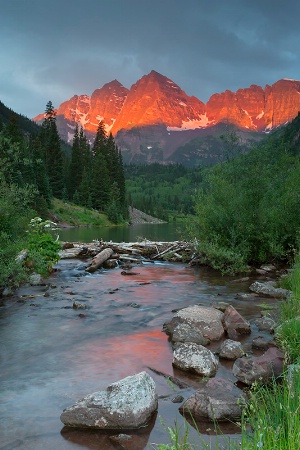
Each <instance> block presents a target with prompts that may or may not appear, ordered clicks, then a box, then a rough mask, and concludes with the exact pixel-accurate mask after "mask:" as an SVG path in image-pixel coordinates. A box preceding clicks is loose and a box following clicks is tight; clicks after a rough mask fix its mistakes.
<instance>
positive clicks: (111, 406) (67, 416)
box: [60, 372, 158, 429]
mask: <svg viewBox="0 0 300 450" xmlns="http://www.w3.org/2000/svg"><path fill="white" fill-rule="evenodd" d="M157 398H158V397H157V393H156V389H155V382H154V380H153V378H151V377H150V375H148V374H147V373H146V372H140V373H138V374H136V375H132V376H129V377H126V378H124V379H122V380H120V381H117V382H116V383H112V384H111V385H109V386H108V387H107V389H106V391H99V392H95V393H94V394H90V395H88V396H86V397H84V398H83V399H81V400H79V401H78V402H76V403H75V404H74V405H73V406H70V407H69V408H66V409H65V410H64V411H63V413H62V414H61V416H60V419H61V421H62V422H63V423H64V424H65V425H66V426H69V427H77V428H99V429H136V428H140V427H142V426H144V425H146V424H147V423H148V422H149V420H150V418H151V416H152V414H153V413H154V412H155V411H156V410H157V406H158V400H157Z"/></svg>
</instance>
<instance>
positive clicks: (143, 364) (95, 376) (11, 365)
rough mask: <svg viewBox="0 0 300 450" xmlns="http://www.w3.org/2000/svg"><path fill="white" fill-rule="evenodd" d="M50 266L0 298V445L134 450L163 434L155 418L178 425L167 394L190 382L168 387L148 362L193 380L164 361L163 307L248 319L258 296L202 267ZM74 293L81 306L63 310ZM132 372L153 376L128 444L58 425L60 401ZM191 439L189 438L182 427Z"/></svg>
mask: <svg viewBox="0 0 300 450" xmlns="http://www.w3.org/2000/svg"><path fill="white" fill-rule="evenodd" d="M56 269H57V270H56V271H55V272H54V273H53V274H52V275H51V276H50V277H49V279H47V285H45V286H39V287H33V286H24V287H22V288H21V289H20V290H19V291H18V293H17V295H15V296H14V297H11V298H8V299H6V300H4V301H3V302H2V304H1V308H0V345H1V352H0V356H1V360H0V362H1V372H0V397H1V404H0V436H1V439H0V449H1V450H4V449H5V450H12V449H22V450H27V449H28V450H29V449H30V450H42V449H43V450H53V449H57V450H60V449H72V450H75V449H99V450H116V449H118V448H128V449H131V450H143V449H145V448H148V449H151V448H152V449H153V448H155V446H154V445H152V444H153V443H166V442H168V434H167V433H166V431H165V429H164V426H163V425H162V424H161V420H163V421H164V423H165V426H172V425H174V421H176V420H177V421H178V424H179V425H180V426H182V423H183V420H182V417H181V416H180V414H179V412H178V406H179V405H178V404H176V403H172V401H171V399H172V397H174V396H175V395H176V394H181V395H183V396H184V397H185V398H187V397H188V396H189V395H190V394H191V392H192V391H193V387H191V389H186V390H182V391H181V390H180V389H179V388H175V390H174V388H173V387H172V386H170V385H169V384H168V383H167V382H166V380H165V378H164V377H162V376H159V375H157V374H156V373H155V372H153V371H152V370H151V369H150V368H154V369H156V370H158V371H161V372H164V373H167V374H170V375H175V376H177V377H179V378H181V379H182V380H188V381H189V382H190V383H191V384H192V385H193V384H195V383H199V378H197V377H195V376H191V377H188V376H187V375H185V374H184V373H180V372H179V371H176V370H173V368H172V347H171V343H170V342H169V341H168V337H167V336H166V335H165V334H164V333H163V332H162V331H161V329H162V325H163V323H164V322H165V321H166V320H167V319H170V318H171V317H172V315H173V313H172V310H174V309H178V308H182V307H186V306H188V305H192V304H196V303H200V304H203V305H210V304H211V303H212V302H215V301H226V302H230V303H231V304H232V305H233V306H235V307H236V308H237V309H238V311H239V312H241V313H242V314H243V315H244V317H246V318H247V319H249V320H253V319H254V318H257V317H259V316H260V307H259V304H260V303H261V302H262V299H259V298H257V299H255V298H254V299H251V300H249V299H246V298H244V297H243V296H239V295H237V294H238V293H239V292H248V286H249V283H250V281H249V282H246V283H242V284H239V283H235V282H232V278H230V277H221V276H220V275H219V274H218V273H216V272H214V271H212V270H209V269H205V268H193V267H189V266H185V265H183V264H172V263H160V262H156V263H144V264H143V265H139V266H136V267H135V268H134V271H135V273H136V275H133V276H127V277H126V276H122V275H121V269H120V268H116V269H113V270H103V269H102V270H99V271H97V272H96V273H94V274H88V273H87V272H85V271H84V265H83V262H82V261H80V260H61V261H59V263H58V264H57V266H56ZM74 301H79V302H80V303H82V304H84V305H86V308H87V309H84V310H75V309H73V307H72V305H73V302H74ZM263 301H264V302H266V301H268V302H269V303H272V301H271V300H266V299H264V300H263ZM273 301H274V300H273ZM255 334H257V330H256V328H255V326H253V334H252V337H251V338H250V339H249V338H247V339H245V342H244V344H245V347H246V349H248V350H249V351H250V350H251V346H250V341H251V339H252V338H253V337H254V336H255ZM260 334H261V333H260ZM210 348H211V349H214V348H217V345H214V346H211V347H210ZM231 366H232V363H221V364H220V368H219V370H218V373H217V376H218V377H226V378H227V379H231V380H233V381H234V380H235V378H234V377H233V375H232V373H231V370H230V369H231ZM142 370H146V371H147V372H148V373H149V374H150V375H151V376H152V377H153V378H154V380H155V382H156V385H157V391H158V394H159V396H160V400H159V409H158V415H157V417H156V418H153V420H152V422H151V424H150V425H149V426H148V427H147V428H145V429H142V430H140V431H137V432H135V433H132V441H131V443H130V445H129V446H128V447H120V446H118V444H116V441H115V440H114V439H115V438H114V437H113V436H112V435H113V434H118V433H116V432H111V433H102V432H99V431H97V432H95V431H88V430H75V429H68V428H64V427H63V424H62V423H61V422H60V419H59V416H60V414H61V412H62V410H63V409H64V408H65V407H67V406H70V405H71V404H73V403H74V402H75V401H76V400H78V399H80V398H82V397H83V396H85V395H87V394H89V393H92V392H95V391H98V390H103V389H105V388H106V387H107V385H108V384H110V383H111V382H114V381H117V380H120V379H121V378H124V377H126V376H128V375H132V374H134V373H138V372H140V371H142ZM209 429H210V430H209ZM211 429H212V426H211V425H210V426H209V425H208V424H203V426H202V428H201V431H203V433H204V434H203V439H204V440H206V441H209V439H215V438H214V437H213V436H211V435H213V434H214V433H213V432H212V431H211ZM222 431H223V433H225V437H222V438H221V440H222V442H224V439H225V438H226V436H227V437H228V436H229V437H230V438H231V439H234V437H238V435H234V433H236V432H237V430H236V429H233V428H232V427H225V428H224V429H222ZM191 439H192V440H193V439H195V440H197V439H198V441H199V438H198V437H197V435H196V433H195V432H194V431H193V428H192V427H191ZM201 448H203V447H202V445H201V444H199V449H201Z"/></svg>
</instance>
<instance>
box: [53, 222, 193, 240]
mask: <svg viewBox="0 0 300 450" xmlns="http://www.w3.org/2000/svg"><path fill="white" fill-rule="evenodd" d="M58 233H59V237H60V239H61V240H62V241H70V242H76V241H78V242H92V241H93V240H94V239H98V240H101V239H102V240H103V241H105V242H109V241H113V242H135V241H137V240H139V239H145V238H146V239H149V240H152V241H166V242H170V241H176V240H180V239H183V236H184V234H185V225H184V224H183V223H176V222H174V223H173V222H172V223H161V224H151V223H144V224H139V225H129V226H116V227H84V228H83V227H81V228H61V229H59V231H58Z"/></svg>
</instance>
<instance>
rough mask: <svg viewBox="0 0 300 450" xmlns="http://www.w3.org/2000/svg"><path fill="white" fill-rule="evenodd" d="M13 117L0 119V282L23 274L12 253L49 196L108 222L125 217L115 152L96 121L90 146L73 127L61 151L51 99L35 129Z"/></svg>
mask: <svg viewBox="0 0 300 450" xmlns="http://www.w3.org/2000/svg"><path fill="white" fill-rule="evenodd" d="M0 117H1V116H0ZM2 117H3V115H2ZM18 119H19V116H18V115H17V114H15V113H13V112H11V114H10V117H9V119H8V121H5V123H4V121H1V118H0V286H1V285H3V283H4V282H8V281H9V280H10V279H11V280H13V283H15V284H18V277H23V275H24V273H23V272H22V270H20V267H19V266H18V264H17V262H16V260H15V256H16V254H17V253H18V251H19V250H20V249H22V248H24V246H26V245H27V243H28V238H27V237H28V235H27V237H26V231H27V232H28V224H29V223H30V221H31V219H32V218H34V217H36V216H40V217H42V218H47V215H48V213H49V208H51V201H52V199H53V197H57V198H59V199H63V200H65V201H71V202H74V203H76V204H78V205H82V206H84V207H86V208H92V209H95V210H98V211H100V212H103V213H105V214H107V216H108V218H109V220H110V221H111V222H114V223H120V222H124V221H125V220H127V217H128V208H127V205H126V193H125V178H124V169H123V163H122V157H121V153H120V151H119V150H118V148H117V146H116V144H115V142H114V139H113V137H112V135H107V134H106V132H105V129H104V124H103V123H102V122H101V123H100V124H99V127H98V130H97V134H96V138H95V141H94V143H93V145H90V143H89V142H88V140H87V138H86V137H85V135H84V133H83V131H82V129H80V130H79V129H78V127H76V128H75V130H74V139H73V144H72V147H71V148H69V149H68V151H66V147H67V146H66V144H63V143H62V142H61V140H60V137H59V134H58V131H57V126H56V117H55V111H54V108H53V105H52V103H51V102H48V103H47V106H46V111H45V116H44V120H43V123H42V125H41V127H36V126H34V124H33V122H32V123H31V126H30V127H29V131H28V129H27V130H24V129H22V128H21V127H20V126H19V123H20V121H19V120H18ZM26 120H27V119H26ZM27 121H28V120H27ZM25 122H26V121H25V118H24V120H23V122H22V123H25ZM28 122H29V121H28ZM26 123H27V122H26ZM37 256H38V255H37ZM17 266H18V267H17ZM20 281H22V280H20Z"/></svg>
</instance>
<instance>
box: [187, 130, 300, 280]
mask: <svg viewBox="0 0 300 450" xmlns="http://www.w3.org/2000/svg"><path fill="white" fill-rule="evenodd" d="M287 148H288V143H286V142H284V143H282V141H281V140H275V139H274V138H272V139H270V140H267V141H266V142H264V144H262V145H261V146H259V147H257V148H255V149H253V150H252V151H251V152H250V153H249V154H247V155H243V156H240V157H238V158H236V159H234V160H231V161H227V162H225V163H222V164H219V165H217V166H214V167H213V168H210V169H207V170H206V171H204V173H203V181H202V183H201V186H200V187H199V190H198V193H197V195H196V197H195V218H194V220H193V221H192V223H191V224H190V227H189V235H190V238H191V239H194V238H196V239H197V241H198V242H199V250H200V251H201V252H202V254H203V256H204V258H206V259H207V261H208V262H209V263H210V264H211V265H212V266H213V267H215V268H217V269H221V270H222V271H224V272H232V271H235V270H238V268H239V265H241V267H243V266H245V264H247V263H248V264H261V263H263V262H266V261H270V260H285V261H287V260H292V259H293V257H294V254H295V251H296V249H297V248H298V244H299V242H298V240H299V232H300V209H299V207H298V205H299V203H300V184H299V179H300V160H299V156H298V155H294V154H292V153H291V152H289V151H287Z"/></svg>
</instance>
